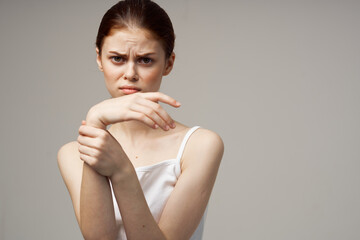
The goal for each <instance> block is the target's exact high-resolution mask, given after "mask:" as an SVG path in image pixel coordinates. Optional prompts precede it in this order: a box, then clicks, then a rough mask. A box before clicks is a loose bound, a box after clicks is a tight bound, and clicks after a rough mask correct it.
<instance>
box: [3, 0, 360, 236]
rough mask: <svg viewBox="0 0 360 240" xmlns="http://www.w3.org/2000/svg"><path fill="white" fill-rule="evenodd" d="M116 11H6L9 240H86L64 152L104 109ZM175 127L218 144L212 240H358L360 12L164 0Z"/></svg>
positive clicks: (38, 4)
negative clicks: (99, 48) (99, 49)
mask: <svg viewBox="0 0 360 240" xmlns="http://www.w3.org/2000/svg"><path fill="white" fill-rule="evenodd" d="M115 2H116V1H98V0H77V1H70V0H66V1H55V0H1V1H0V43H1V44H0V54H1V57H0V79H1V82H0V84H1V85H0V106H1V113H0V114H1V115H0V116H1V124H0V130H1V144H0V147H1V160H0V187H1V192H0V239H2V240H12V239H14V240H15V239H16V240H18V239H36V240H37V239H53V240H55V239H59V240H60V239H61V240H63V239H81V238H82V236H81V233H80V231H79V228H78V226H77V223H76V219H75V215H74V212H73V208H72V204H71V201H70V197H69V195H68V192H67V190H66V187H65V185H64V183H63V180H62V178H61V176H60V173H59V170H58V167H57V162H56V154H57V151H58V149H59V148H60V147H61V146H62V145H63V144H65V143H67V142H69V141H73V140H76V138H77V129H78V127H79V126H80V124H81V120H82V119H84V118H85V116H86V113H87V111H88V109H89V108H90V107H91V106H92V105H94V104H96V103H98V102H100V101H102V100H104V99H106V98H108V97H109V94H108V93H107V90H106V88H105V85H104V80H103V76H102V73H101V72H99V71H98V69H97V66H96V62H95V56H96V55H95V50H94V48H95V45H94V42H95V36H96V32H97V28H98V25H99V23H100V20H101V17H102V16H103V14H104V13H105V11H106V10H107V9H108V8H109V7H110V6H112V5H113V4H114V3H115ZM157 2H158V3H159V4H160V6H162V7H163V8H164V9H165V10H166V11H167V12H168V14H169V15H170V17H171V19H172V21H173V24H174V28H175V32H176V36H177V39H176V47H175V52H176V54H177V58H176V61H175V68H174V70H173V72H172V73H171V74H170V76H168V77H166V78H164V80H163V86H162V89H161V91H163V92H164V93H167V94H169V95H170V96H173V97H175V98H176V99H178V100H179V101H180V102H181V103H182V107H181V108H180V109H178V110H176V111H174V110H172V109H168V110H169V112H170V113H171V115H172V116H173V117H174V118H175V119H177V120H178V121H180V122H183V123H184V124H186V125H188V126H194V125H200V126H202V127H204V128H208V129H211V130H213V131H215V132H217V133H218V134H219V135H221V136H222V138H223V140H224V142H225V154H224V158H223V162H222V164H221V168H220V171H219V174H218V178H217V182H216V185H215V187H214V190H213V194H212V196H211V199H210V203H209V209H208V214H207V220H206V224H205V233H204V234H205V237H204V240H217V239H247V240H258V239H269V240H288V239H292V240H294V239H299V240H300V239H316V240H318V239H323V240H332V239H333V240H338V239H347V240H350V239H351V240H355V239H360V207H359V202H360V127H359V123H360V44H359V43H360V27H359V24H360V14H359V12H360V2H359V1H350V0H345V1H344V0H337V1H331V0H330V1H316V0H315V1H302V0H292V1H290V0H289V1H278V0H274V1H265V0H264V1H258V0H251V1H250V0H248V1H244V0H239V1H235V0H234V1H229V0H228V1H206V0H201V1H200V0H196V1H179V0H171V1H170V0H161V1H157Z"/></svg>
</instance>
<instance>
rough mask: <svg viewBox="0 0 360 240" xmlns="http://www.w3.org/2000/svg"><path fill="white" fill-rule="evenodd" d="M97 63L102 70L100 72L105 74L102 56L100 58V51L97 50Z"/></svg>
mask: <svg viewBox="0 0 360 240" xmlns="http://www.w3.org/2000/svg"><path fill="white" fill-rule="evenodd" d="M96 62H97V65H98V67H99V69H100V71H102V72H103V67H102V62H101V56H100V53H99V49H98V48H96Z"/></svg>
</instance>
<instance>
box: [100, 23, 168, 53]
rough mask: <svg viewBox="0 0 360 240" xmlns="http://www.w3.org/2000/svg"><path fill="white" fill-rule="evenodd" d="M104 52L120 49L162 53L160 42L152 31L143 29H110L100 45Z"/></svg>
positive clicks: (121, 50) (123, 50) (122, 50)
mask: <svg viewBox="0 0 360 240" xmlns="http://www.w3.org/2000/svg"><path fill="white" fill-rule="evenodd" d="M102 50H103V51H104V52H107V51H120V52H129V51H136V52H137V53H142V52H156V53H159V54H162V53H164V50H163V49H162V46H161V42H160V41H159V40H157V39H156V38H155V37H154V36H153V34H152V33H150V32H149V31H147V30H144V29H139V28H136V29H127V28H124V29H112V30H111V31H110V33H109V35H108V36H106V37H105V38H104V43H103V46H102Z"/></svg>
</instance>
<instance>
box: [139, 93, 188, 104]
mask: <svg viewBox="0 0 360 240" xmlns="http://www.w3.org/2000/svg"><path fill="white" fill-rule="evenodd" d="M143 94H144V97H145V98H146V99H149V100H151V101H153V102H157V101H160V102H163V103H166V104H169V105H170V106H173V107H180V106H181V103H180V102H178V101H176V100H175V99H174V98H172V97H170V96H168V95H166V94H164V93H161V92H147V93H143Z"/></svg>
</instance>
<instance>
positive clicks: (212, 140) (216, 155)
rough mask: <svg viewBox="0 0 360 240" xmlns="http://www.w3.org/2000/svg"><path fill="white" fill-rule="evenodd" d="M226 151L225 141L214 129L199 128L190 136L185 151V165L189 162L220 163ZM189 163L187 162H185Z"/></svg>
mask: <svg viewBox="0 0 360 240" xmlns="http://www.w3.org/2000/svg"><path fill="white" fill-rule="evenodd" d="M223 153H224V142H223V140H222V138H221V137H220V136H219V134H217V133H216V132H214V131H211V130H209V129H205V128H199V129H197V130H196V131H195V132H194V133H193V134H192V135H191V137H190V138H189V141H188V144H187V146H186V150H185V152H184V167H186V165H189V164H192V165H193V164H201V165H203V164H211V165H219V164H220V162H221V159H222V156H223ZM186 161H187V162H188V164H185V162H186Z"/></svg>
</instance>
